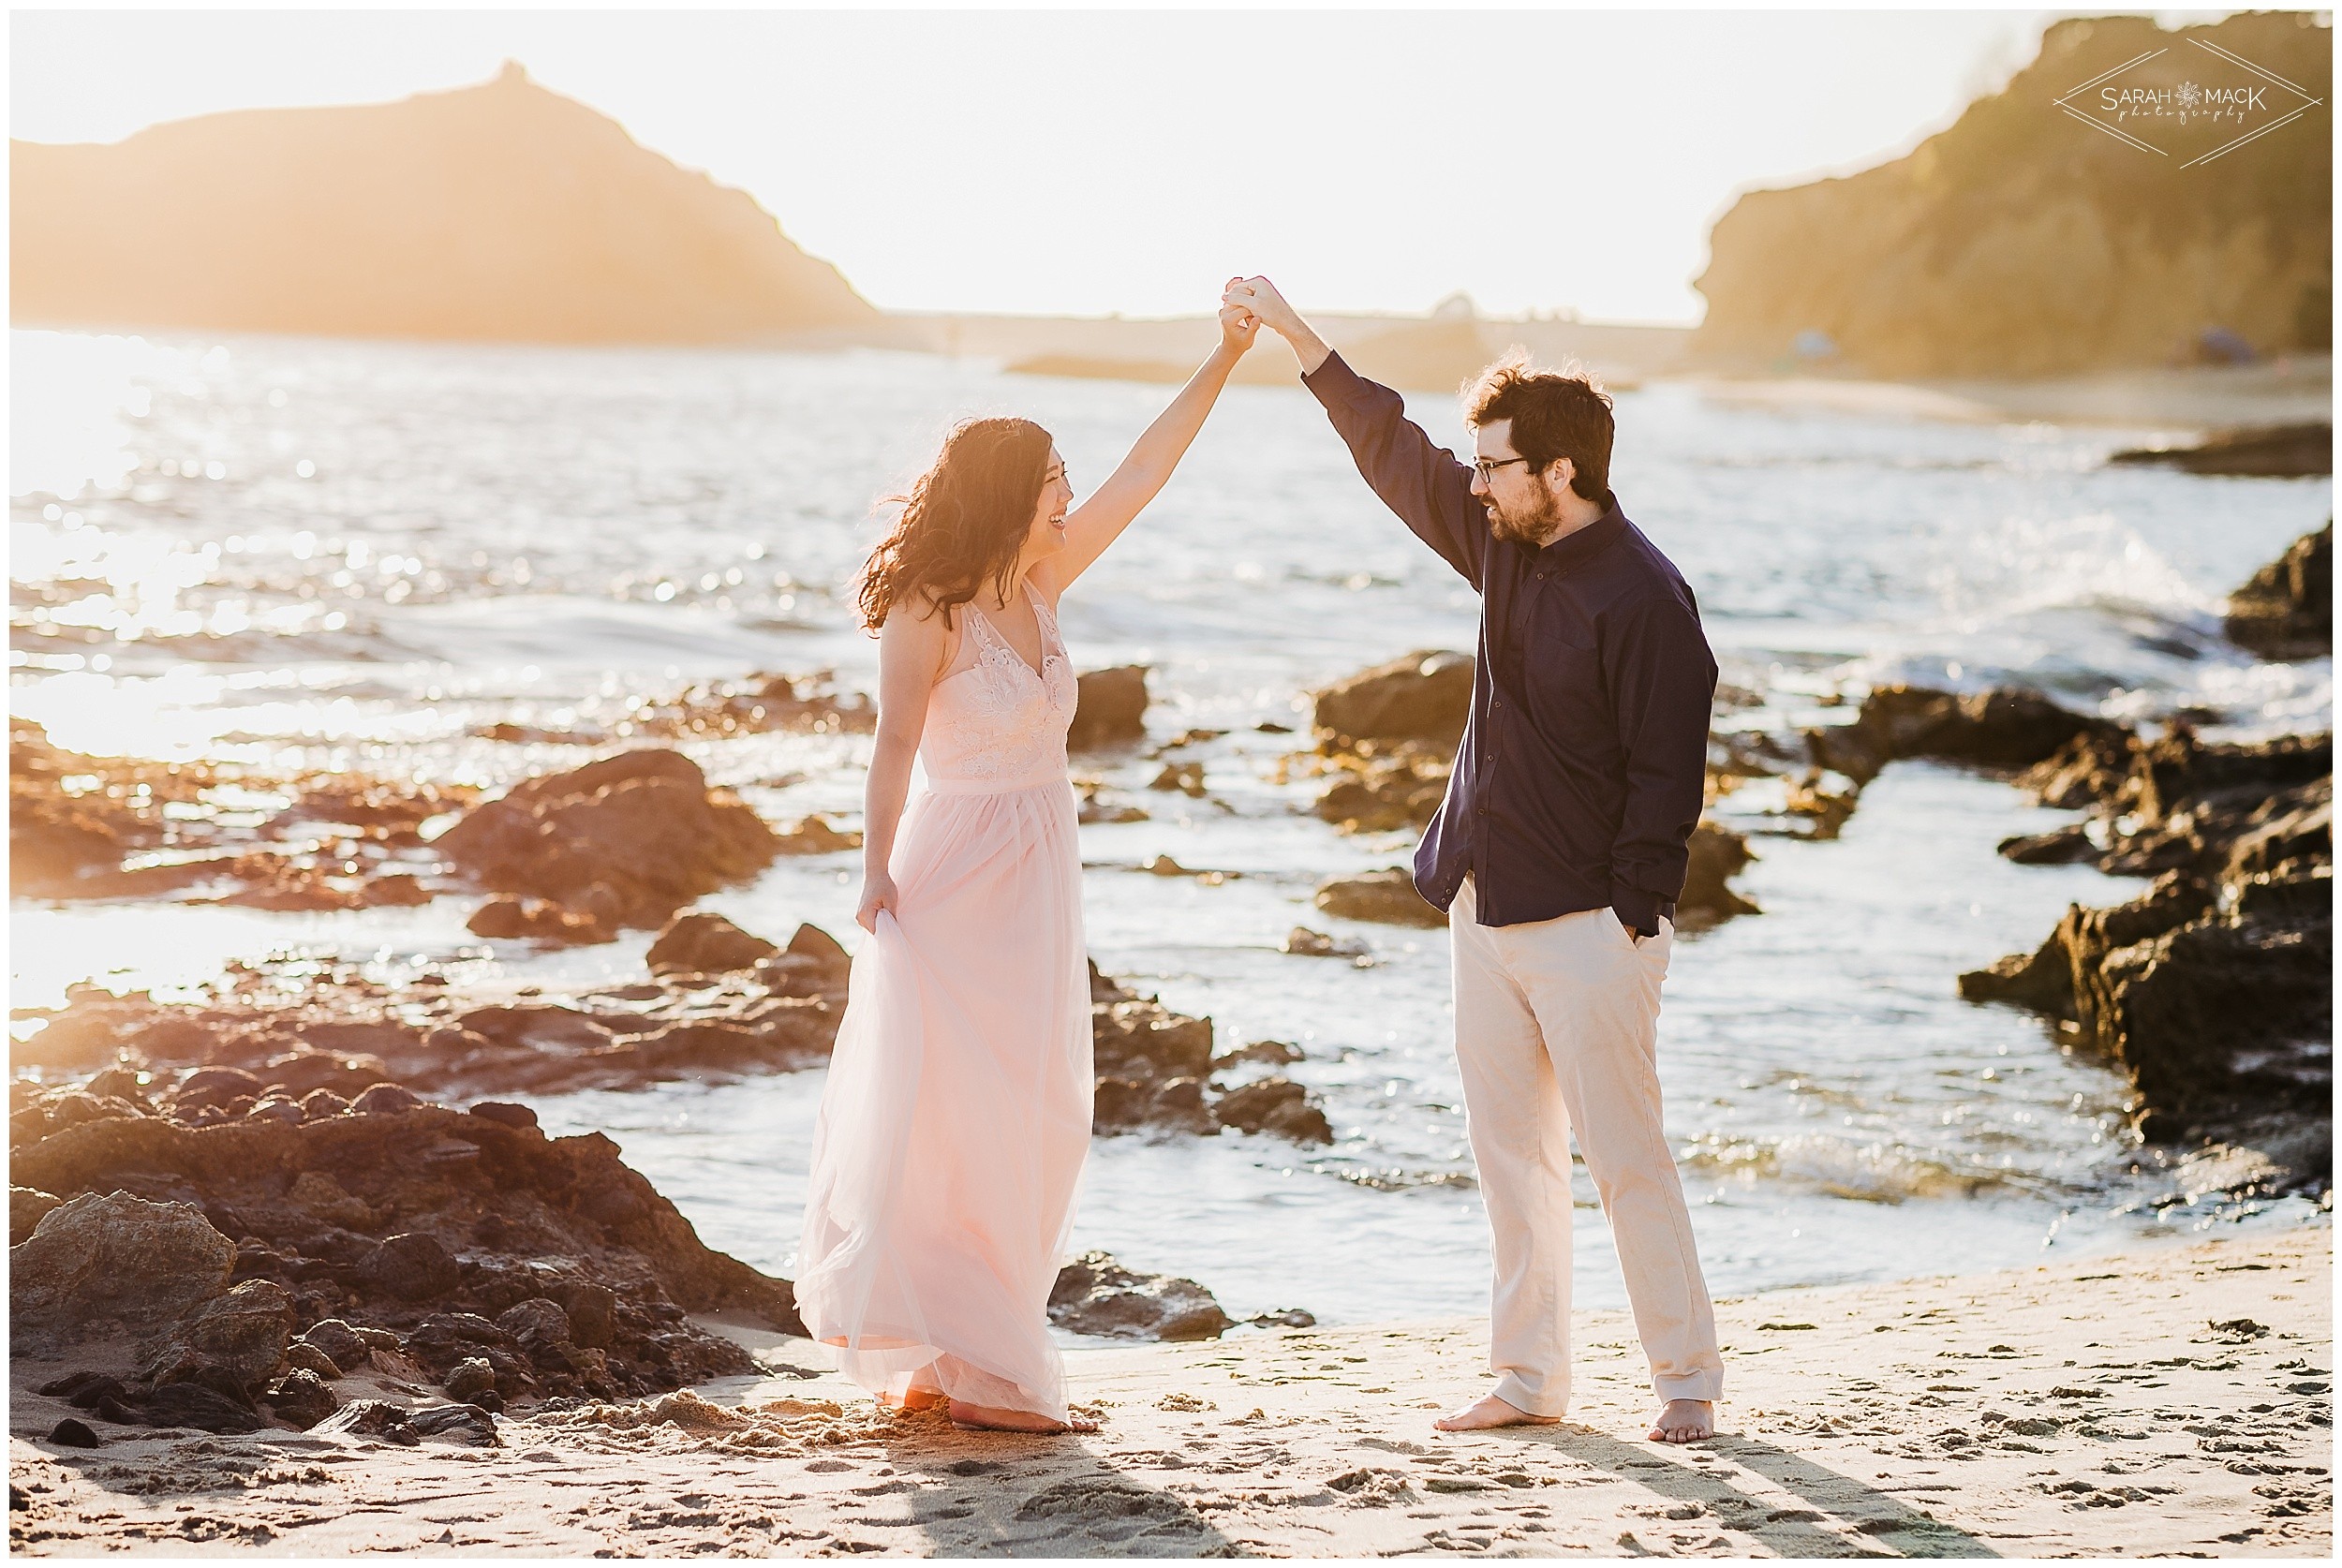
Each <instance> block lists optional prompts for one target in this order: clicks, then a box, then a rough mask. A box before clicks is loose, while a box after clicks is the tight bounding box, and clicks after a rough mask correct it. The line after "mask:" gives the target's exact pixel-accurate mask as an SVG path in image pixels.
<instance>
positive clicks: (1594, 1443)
mask: <svg viewBox="0 0 2342 1568" xmlns="http://www.w3.org/2000/svg"><path fill="white" fill-rule="evenodd" d="M1506 1435H1507V1436H1509V1437H1514V1438H1517V1439H1518V1440H1519V1441H1521V1442H1534V1443H1541V1444H1543V1445H1545V1446H1547V1447H1549V1448H1553V1449H1557V1450H1559V1451H1560V1452H1562V1453H1564V1454H1567V1455H1568V1456H1570V1457H1572V1458H1574V1459H1579V1460H1581V1461H1583V1462H1584V1463H1586V1464H1588V1465H1591V1466H1593V1468H1595V1469H1596V1470H1606V1471H1608V1472H1610V1473H1611V1474H1613V1475H1616V1476H1618V1477H1619V1478H1621V1479H1622V1480H1626V1481H1632V1482H1634V1483H1636V1484H1637V1485H1638V1486H1642V1487H1649V1488H1650V1489H1651V1490H1652V1491H1654V1492H1656V1493H1658V1494H1659V1495H1660V1496H1661V1497H1665V1498H1670V1499H1673V1500H1674V1501H1676V1502H1678V1503H1691V1504H1695V1505H1697V1506H1698V1507H1699V1508H1700V1509H1702V1510H1703V1512H1702V1513H1701V1514H1700V1515H1699V1516H1698V1519H1699V1522H1700V1523H1702V1524H1705V1525H1708V1526H1710V1527H1712V1528H1720V1529H1727V1530H1732V1531H1739V1532H1740V1533H1742V1534H1744V1535H1748V1536H1752V1537H1754V1538H1755V1539H1756V1540H1757V1541H1759V1542H1761V1543H1762V1544H1763V1545H1764V1546H1766V1547H1768V1548H1769V1549H1771V1550H1772V1551H1775V1552H1778V1553H1780V1554H1781V1555H1782V1556H1783V1557H1848V1556H1857V1555H1865V1554H1864V1544H1863V1541H1862V1539H1861V1538H1862V1537H1868V1538H1870V1539H1872V1540H1875V1541H1877V1542H1879V1543H1880V1545H1881V1546H1885V1547H1886V1548H1888V1549H1889V1550H1890V1551H1891V1552H1892V1553H1894V1554H1895V1555H1897V1556H1902V1557H1994V1558H1996V1557H1998V1556H1999V1555H2000V1554H1999V1553H1998V1552H1996V1551H1994V1549H1993V1548H1992V1547H1991V1546H1986V1545H1985V1544H1984V1543H1983V1542H1982V1541H1979V1540H1978V1539H1977V1538H1976V1537H1975V1536H1973V1535H1971V1534H1969V1533H1968V1532H1967V1531H1964V1530H1962V1529H1960V1528H1959V1527H1958V1526H1956V1525H1949V1524H1946V1523H1944V1522H1943V1521H1942V1520H1940V1519H1936V1518H1934V1517H1931V1516H1928V1515H1926V1514H1923V1513H1921V1512H1920V1511H1919V1510H1918V1509H1915V1508H1913V1507H1912V1506H1910V1505H1909V1504H1908V1503H1906V1502H1905V1501H1903V1500H1901V1499H1900V1498H1897V1497H1894V1496H1892V1495H1890V1494H1889V1493H1886V1492H1882V1491H1879V1490H1878V1489H1876V1488H1875V1487H1870V1486H1866V1485H1864V1484H1863V1483H1862V1482H1860V1481H1857V1480H1855V1479H1854V1478H1853V1477H1852V1476H1850V1475H1844V1474H1841V1473H1840V1472H1837V1471H1834V1470H1831V1469H1830V1468H1829V1467H1828V1466H1826V1465H1818V1464H1816V1463H1815V1462H1814V1461H1813V1460H1811V1459H1809V1458H1807V1457H1804V1456H1803V1455H1801V1454H1792V1453H1790V1452H1789V1451H1788V1450H1787V1449H1786V1448H1780V1447H1776V1446H1775V1445H1773V1444H1772V1443H1770V1442H1764V1441H1763V1440H1761V1439H1758V1438H1750V1437H1737V1436H1734V1435H1732V1434H1730V1433H1718V1434H1717V1435H1716V1436H1715V1437H1714V1438H1712V1439H1711V1440H1710V1441H1708V1442H1704V1443H1702V1444H1700V1447H1701V1448H1702V1449H1703V1450H1704V1451H1706V1452H1707V1453H1709V1454H1711V1455H1712V1456H1714V1457H1716V1458H1719V1459H1724V1460H1727V1461H1729V1462H1730V1463H1732V1464H1734V1465H1737V1466H1739V1467H1741V1468H1742V1469H1743V1470H1748V1471H1753V1472H1756V1474H1758V1475H1761V1476H1763V1477H1764V1478H1765V1479H1766V1480H1768V1481H1771V1482H1772V1483H1773V1484H1774V1485H1775V1486H1778V1487H1781V1488H1783V1489H1784V1490H1786V1491H1788V1492H1791V1493H1794V1494H1795V1495H1796V1496H1797V1497H1799V1498H1800V1499H1801V1500H1803V1501H1804V1502H1805V1503H1807V1504H1808V1505H1809V1506H1806V1507H1802V1508H1784V1507H1781V1506H1779V1505H1778V1504H1777V1503H1776V1502H1774V1501H1770V1500H1768V1499H1764V1498H1756V1497H1751V1496H1749V1495H1748V1494H1747V1493H1746V1492H1744V1491H1742V1490H1741V1489H1740V1488H1739V1487H1736V1486H1734V1485H1733V1484H1732V1479H1731V1477H1730V1475H1729V1474H1728V1473H1727V1472H1719V1471H1715V1470H1706V1469H1702V1468H1700V1467H1699V1466H1698V1465H1697V1464H1695V1463H1692V1462H1690V1461H1688V1460H1685V1459H1679V1458H1676V1457H1674V1456H1673V1453H1672V1452H1671V1451H1670V1450H1668V1449H1666V1448H1663V1447H1660V1446H1658V1445H1657V1444H1654V1443H1648V1442H1621V1441H1620V1440H1619V1439H1617V1438H1614V1437H1611V1436H1610V1435H1609V1434H1608V1433H1607V1432H1597V1431H1594V1430H1593V1429H1592V1428H1591V1427H1579V1426H1577V1425H1574V1424H1570V1423H1564V1424H1563V1425H1562V1426H1559V1427H1516V1428H1511V1429H1509V1430H1508V1431H1507V1432H1506ZM1833 1525H1834V1526H1835V1527H1836V1528H1834V1529H1833V1528H1831V1527H1832V1526H1833ZM1845 1532H1851V1535H1852V1537H1853V1538H1852V1539H1849V1536H1848V1534H1847V1533H1845ZM1622 1546H1624V1544H1623V1543H1622ZM1628 1549H1631V1548H1628Z"/></svg>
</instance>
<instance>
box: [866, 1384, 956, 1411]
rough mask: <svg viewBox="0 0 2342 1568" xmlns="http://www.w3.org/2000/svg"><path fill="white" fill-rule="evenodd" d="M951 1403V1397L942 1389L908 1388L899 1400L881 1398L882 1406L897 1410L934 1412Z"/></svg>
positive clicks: (886, 1396) (887, 1397)
mask: <svg viewBox="0 0 2342 1568" xmlns="http://www.w3.org/2000/svg"><path fill="white" fill-rule="evenodd" d="M950 1402H951V1397H950V1396H949V1395H947V1394H945V1393H944V1392H943V1391H942V1390H941V1389H940V1388H907V1389H905V1390H904V1391H903V1395H902V1398H899V1399H897V1398H893V1397H891V1396H888V1395H881V1396H880V1397H879V1403H880V1404H882V1405H886V1406H889V1407H891V1408H893V1409H895V1410H933V1409H935V1408H936V1407H937V1406H938V1405H944V1404H949V1403H950Z"/></svg>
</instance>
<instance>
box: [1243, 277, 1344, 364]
mask: <svg viewBox="0 0 2342 1568" xmlns="http://www.w3.org/2000/svg"><path fill="white" fill-rule="evenodd" d="M1220 303H1221V304H1222V305H1223V306H1234V307H1236V308H1238V309H1240V310H1243V311H1246V312H1249V313H1250V314H1251V315H1253V316H1254V317H1256V318H1258V319H1259V320H1260V321H1261V323H1262V324H1263V325H1264V326H1266V327H1267V328H1268V330H1269V331H1270V332H1273V333H1276V334H1277V335H1278V336H1280V337H1282V338H1283V339H1284V340H1285V341H1286V342H1287V343H1289V344H1291V345H1292V346H1293V353H1294V357H1295V358H1297V359H1298V360H1299V361H1300V362H1301V374H1302V375H1304V376H1307V375H1309V374H1311V373H1312V371H1314V370H1316V369H1317V367H1318V366H1320V365H1322V364H1324V363H1325V362H1326V356H1327V355H1328V354H1330V353H1332V352H1333V349H1331V348H1328V347H1327V344H1326V340H1325V339H1324V338H1322V337H1320V336H1318V335H1317V334H1316V333H1314V332H1312V331H1311V330H1310V324H1309V323H1308V322H1307V321H1304V320H1302V319H1301V318H1300V315H1299V313H1297V311H1295V309H1294V308H1293V307H1292V306H1291V305H1289V304H1287V303H1285V297H1284V296H1283V295H1282V294H1280V293H1279V292H1277V286H1276V285H1275V284H1273V283H1271V282H1269V281H1268V280H1267V278H1265V277H1245V278H1238V279H1237V280H1236V281H1234V282H1233V283H1230V284H1229V285H1228V288H1227V291H1226V292H1224V293H1223V294H1222V295H1221V296H1220Z"/></svg>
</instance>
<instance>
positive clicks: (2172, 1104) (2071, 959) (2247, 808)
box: [1960, 724, 2334, 1191]
mask: <svg viewBox="0 0 2342 1568" xmlns="http://www.w3.org/2000/svg"><path fill="white" fill-rule="evenodd" d="M2023 782H2024V783H2026V784H2027V785H2029V786H2030V787H2031V788H2032V789H2033V790H2034V791H2036V792H2037V793H2038V795H2039V797H2040V799H2041V801H2042V803H2043V804H2044V805H2052V806H2068V807H2072V806H2082V807H2085V808H2086V809H2087V810H2088V812H2089V814H2090V818H2091V819H2092V821H2090V823H2088V824H2086V825H2084V826H2083V827H2081V828H2078V829H2075V830H2072V831H2071V833H2070V838H2071V840H2072V849H2073V852H2071V853H2068V854H2066V855H2062V856H2055V857H2052V856H2047V855H2041V856H2027V855H2024V854H2022V853H2020V854H2018V855H2017V856H2016V858H2020V859H2025V858H2043V859H2046V858H2063V859H2073V860H2087V861H2092V862H2095V863H2096V864H2097V865H2098V866H2099V868H2100V869H2102V870H2106V871H2111V872H2113V873H2116V874H2118V875H2130V876H2143V877H2153V878H2155V879H2156V880H2155V881H2154V882H2153V883H2152V884H2151V885H2150V886H2149V887H2148V889H2147V891H2146V892H2145V893H2144V894H2142V895H2141V896H2139V897H2138V898H2135V899H2133V900H2131V901H2130V902H2129V903H2127V904H2123V905H2118V906H2116V907H2113V908H2111V909H2090V908H2084V907H2083V906H2081V905H2076V906H2074V907H2073V908H2071V909H2069V910H2067V911H2066V917H2065V918H2064V919H2063V920H2062V921H2060V922H2059V923H2058V925H2057V928H2056V929H2055V930H2054V931H2053V932H2051V933H2050V936H2049V938H2048V939H2047V940H2046V941H2044V942H2043V943H2042V945H2041V947H2040V948H2039V949H2038V951H2037V952H2034V953H2031V954H2011V955H2009V956H2008V957H2006V958H2003V959H2002V960H2000V961H1999V962H1998V963H1996V964H1994V965H1993V966H1992V967H1991V968H1990V969H1978V970H1974V971H1971V972H1970V973H1967V974H1964V975H1962V976H1961V977H1960V989H1961V994H1962V995H1964V996H1965V997H1967V998H1969V999H1971V1000H1974V1001H2006V1002H2013V1003H2015V1004H2017V1005H2020V1006H2023V1007H2028V1008H2032V1009H2034V1010H2036V1011H2038V1012H2040V1013H2045V1014H2047V1015H2049V1016H2051V1017H2053V1018H2055V1019H2059V1020H2062V1021H2063V1025H2064V1028H2065V1031H2066V1032H2067V1034H2068V1036H2070V1038H2071V1039H2072V1040H2073V1042H2074V1043H2076V1044H2077V1045H2078V1046H2081V1047H2083V1048H2085V1049H2088V1050H2090V1051H2092V1052H2093V1053H2096V1054H2098V1055H2102V1056H2103V1057H2105V1058H2108V1059H2110V1060H2111V1061H2112V1062H2113V1063H2114V1064H2115V1065H2117V1066H2119V1067H2120V1068H2121V1069H2122V1070H2123V1071H2125V1072H2127V1074H2128V1075H2129V1076H2130V1078H2131V1081H2132V1082H2133V1083H2134V1084H2135V1085H2136V1086H2137V1087H2138V1090H2139V1100H2138V1103H2137V1106H2136V1109H2137V1112H2138V1118H2137V1119H2138V1127H2139V1131H2140V1132H2141V1133H2142V1134H2143V1135H2144V1136H2145V1137H2147V1138H2148V1139H2150V1140H2152V1141H2156V1142H2171V1141H2174V1140H2176V1139H2179V1138H2181V1137H2183V1136H2185V1135H2186V1134H2188V1133H2191V1132H2206V1133H2217V1134H2221V1135H2227V1136H2235V1135H2237V1134H2238V1133H2239V1132H2240V1130H2246V1131H2252V1132H2254V1133H2255V1135H2257V1136H2262V1137H2265V1136H2267V1130H2268V1129H2269V1127H2270V1126H2271V1125H2272V1123H2273V1122H2275V1124H2276V1125H2277V1126H2279V1127H2280V1128H2285V1127H2287V1126H2288V1124H2299V1125H2298V1127H2296V1128H2294V1129H2293V1131H2290V1132H2287V1133H2286V1134H2285V1141H2287V1142H2290V1143H2293V1144H2298V1145H2302V1146H2303V1148H2302V1152H2301V1154H2300V1155H2299V1156H2298V1157H2296V1158H2295V1159H2293V1160H2290V1161H2287V1163H2288V1164H2289V1165H2290V1166H2291V1167H2292V1168H2293V1169H2294V1171H2295V1176H2296V1178H2297V1179H2298V1181H2299V1183H2300V1184H2301V1185H2304V1186H2306V1187H2308V1188H2309V1189H2310V1190H2312V1191H2316V1190H2320V1189H2322V1188H2323V1187H2324V1186H2325V1185H2326V1184H2327V1183H2328V1182H2329V1181H2330V1179H2331V1175H2332V1158H2331V1152H2330V1141H2331V1136H2332V1132H2331V1128H2332V1123H2331V1105H2332V1099H2333V1090H2334V1045H2333V1042H2334V740H2333V737H2332V736H2331V735H2316V736H2304V735H2288V736H2282V737H2279V738H2277V739H2275V740H2271V741H2261V742H2251V743H2246V742H2223V743H2205V742H2201V741H2199V740H2198V739H2197V738H2196V736H2195V735H2194V734H2193V733H2192V732H2190V731H2189V730H2188V729H2187V728H2186V726H2185V725H2178V724H2175V725H2173V726H2172V728H2171V729H2170V730H2169V731H2168V732H2166V733H2164V734H2163V735H2161V736H2158V737H2157V738H2155V739H2153V740H2148V739H2145V738H2143V737H2139V736H2126V737H2123V738H2122V739H2121V740H2120V741H2119V742H2117V743H2112V744H2108V743H2105V742H2103V741H2102V740H2098V739H2097V738H2096V737H2091V738H2084V739H2078V740H2077V741H2076V742H2075V743H2074V744H2072V745H2071V746H2069V747H2068V748H2066V749H2065V750H2063V751H2061V752H2060V753H2059V754H2058V755H2057V756H2056V757H2054V758H2053V759H2052V760H2051V761H2050V762H2046V763H2044V764H2042V765H2041V766H2040V767H2038V768H2037V769H2035V770H2034V771H2033V772H2032V773H2030V774H2028V775H2027V776H2026V777H2025V778H2024V780H2023ZM2035 843H2038V841H2036V840H2018V841H2012V842H2011V843H2010V844H2008V845H2004V846H2003V851H2004V852H2010V851H2015V850H2021V849H2023V848H2024V847H2026V846H2029V845H2033V844H2035ZM2303 1130H2305V1131H2306V1132H2308V1134H2309V1138H2308V1139H2307V1141H2306V1142H2305V1141H2304V1140H2303V1139H2302V1138H2301V1137H2300V1136H2298V1135H2297V1133H2298V1132H2300V1131H2303ZM2320 1139H2323V1140H2324V1141H2325V1142H2324V1143H2323V1144H2322V1145H2320V1142H2319V1140H2320Z"/></svg>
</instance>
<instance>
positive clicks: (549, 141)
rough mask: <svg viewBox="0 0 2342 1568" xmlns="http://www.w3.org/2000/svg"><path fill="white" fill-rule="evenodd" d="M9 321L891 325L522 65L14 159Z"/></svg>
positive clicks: (680, 336)
mask: <svg viewBox="0 0 2342 1568" xmlns="http://www.w3.org/2000/svg"><path fill="white" fill-rule="evenodd" d="M9 173H10V181H11V187H10V193H9V242H8V243H9V274H10V309H11V318H12V319H13V320H14V321H15V322H16V323H17V324H18V325H20V326H95V327H133V328H136V327H189V328H201V329H205V330H210V331H221V332H259V333H314V334H321V335H328V336H343V337H404V338H443V339H490V340H504V341H519V342H544V343H694V344H728V343H769V342H778V341H784V340H787V339H788V338H790V337H791V336H792V335H793V334H798V333H806V332H808V331H818V330H821V329H829V328H837V327H849V328H852V327H862V326H867V325H868V324H870V323H872V322H875V321H876V320H877V319H878V312H877V311H876V310H875V309H874V308H873V307H872V306H871V305H870V304H869V303H867V302H866V301H865V300H863V299H862V298H861V297H860V296H859V295H857V294H856V293H855V292H854V291H853V289H852V288H851V287H849V286H848V284H847V283H846V281H845V279H844V278H843V277H841V276H839V275H838V274H837V269H836V268H834V267H832V266H830V265H829V264H828V263H826V262H823V261H820V260H816V259H813V258H812V257H809V256H808V255H806V254H805V253H804V252H803V251H801V250H799V249H798V248H797V247H796V245H795V244H792V243H791V242H790V240H789V239H788V237H787V236H786V235H784V234H783V233H782V232H781V231H780V228H779V226H778V224H777V223H776V222H775V220H774V219H773V217H772V215H771V214H768V213H766V212H764V211H763V208H761V207H759V206H758V205H757V204H756V201H755V200H754V199H753V198H751V197H750V196H749V195H748V193H746V192H745V191H739V190H732V189H727V188H726V187H724V186H722V185H717V184H716V183H715V181H714V180H712V179H710V178H709V177H708V176H707V175H705V174H703V173H697V172H693V171H691V170H685V169H681V168H678V167H677V166H675V165H674V164H673V163H671V162H669V161H668V160H667V159H666V158H664V157H662V156H660V155H659V154H657V153H653V152H651V151H649V150H648V149H646V148H644V147H641V146H639V145H637V144H636V143H635V142H634V141H633V140H632V139H631V138H630V137H629V136H628V135H627V133H626V131H625V130H624V129H623V128H621V127H620V126H618V125H617V123H616V122H615V121H613V120H610V119H608V118H606V117H605V116H603V115H601V114H599V113H596V112H595V111H592V110H590V109H588V108H586V106H585V105H583V104H580V103H576V102H573V101H572V100H571V99H568V98H565V97H562V96H558V95H557V94H555V93H551V92H548V91H546V90H545V89H544V88H542V87H540V86H538V85H537V84H535V83H534V82H532V81H529V80H528V78H527V76H526V74H525V73H523V71H522V70H521V68H520V67H518V66H513V65H507V66H506V67H505V68H504V71H503V73H502V74H501V75H499V76H498V77H497V79H496V80H495V81H490V82H487V83H485V84H483V85H481V86H477V87H467V88H463V89H460V90H457V91H454V92H448V93H424V94H419V95H417V96H414V97H410V98H406V99H403V100H401V101H399V102H397V103H389V104H368V105H361V106H346V107H335V108H322V109H264V110H245V111H237V112H234V113H227V114H207V115H203V116H201V117H200V118H197V119H192V120H182V121H176V122H173V123H170V124H168V125H161V126H152V127H150V128H148V129H146V130H142V131H141V132H139V133H138V134H137V135H135V136H132V137H129V138H128V139H126V140H125V141H120V142H115V143H112V144H111V145H105V146H96V145H74V146H51V145H43V144H39V143H34V142H25V141H16V142H11V143H10V146H9Z"/></svg>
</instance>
